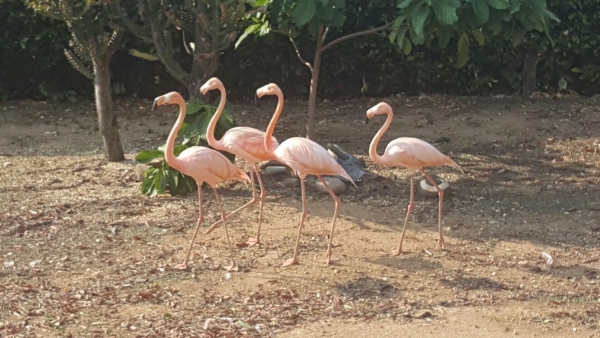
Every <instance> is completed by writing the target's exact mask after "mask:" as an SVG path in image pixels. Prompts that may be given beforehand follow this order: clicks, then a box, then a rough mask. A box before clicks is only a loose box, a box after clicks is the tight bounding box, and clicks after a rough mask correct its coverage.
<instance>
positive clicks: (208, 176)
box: [152, 92, 250, 271]
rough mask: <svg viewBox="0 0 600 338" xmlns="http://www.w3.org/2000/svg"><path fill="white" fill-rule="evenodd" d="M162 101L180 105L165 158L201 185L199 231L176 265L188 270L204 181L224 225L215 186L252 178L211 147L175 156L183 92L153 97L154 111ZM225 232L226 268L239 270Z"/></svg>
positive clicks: (199, 193)
mask: <svg viewBox="0 0 600 338" xmlns="http://www.w3.org/2000/svg"><path fill="white" fill-rule="evenodd" d="M163 104H176V105H178V106H179V117H178V118H177V122H175V126H173V129H172V130H171V133H170V134H169V138H168V139H167V145H166V147H165V160H166V161H167V163H168V164H169V165H170V166H171V167H173V168H175V169H177V170H178V171H179V172H181V173H183V174H185V175H188V176H190V177H192V178H193V179H194V180H196V184H198V204H199V206H200V216H199V217H198V224H197V225H196V231H195V232H194V237H192V242H191V243H190V248H189V249H188V252H187V255H186V256H185V261H184V262H183V264H181V265H178V266H175V267H174V268H175V269H181V270H185V269H187V268H188V265H187V263H188V260H189V258H190V253H191V252H192V246H193V245H194V240H195V239H196V235H197V234H198V229H199V228H200V224H201V223H202V221H203V220H204V214H203V213H202V183H204V182H206V183H208V185H209V186H210V187H211V188H212V189H213V191H214V192H215V197H216V200H217V204H218V205H219V209H220V210H221V219H222V221H223V224H225V220H226V216H225V212H224V211H223V206H222V205H221V199H220V198H219V193H218V192H217V189H216V186H217V185H218V184H219V183H220V182H222V181H225V180H238V181H244V180H246V181H250V178H249V177H248V175H246V173H245V172H244V171H243V170H241V169H240V168H239V167H237V166H235V165H234V164H232V163H231V162H230V161H229V160H228V159H227V157H225V156H224V155H223V154H221V153H219V152H218V151H215V150H212V149H209V148H205V147H190V148H187V149H185V150H184V151H182V152H181V154H179V156H178V157H175V155H174V153H173V149H174V146H175V139H176V138H177V132H178V131H179V128H180V127H181V124H182V123H183V120H184V119H185V113H186V109H185V101H184V100H183V98H182V97H181V95H179V93H177V92H171V93H168V94H165V95H163V96H159V97H157V98H156V99H155V100H154V105H153V106H152V109H153V110H154V106H157V105H158V106H161V105H163ZM225 234H226V235H227V245H228V246H229V251H230V253H231V265H229V266H226V267H225V269H227V270H235V271H237V269H238V267H237V264H236V263H235V260H234V259H233V250H232V249H231V243H230V241H229V232H228V231H227V226H225Z"/></svg>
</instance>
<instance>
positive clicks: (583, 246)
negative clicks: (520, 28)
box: [0, 96, 600, 337]
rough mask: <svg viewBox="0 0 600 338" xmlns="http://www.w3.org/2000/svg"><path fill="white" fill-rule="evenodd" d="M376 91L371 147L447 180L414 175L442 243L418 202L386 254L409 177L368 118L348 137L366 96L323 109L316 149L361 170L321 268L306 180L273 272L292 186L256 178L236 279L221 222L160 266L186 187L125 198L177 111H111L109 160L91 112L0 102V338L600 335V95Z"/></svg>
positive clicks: (133, 107)
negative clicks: (384, 106)
mask: <svg viewBox="0 0 600 338" xmlns="http://www.w3.org/2000/svg"><path fill="white" fill-rule="evenodd" d="M386 100H387V101H388V102H390V103H391V104H392V105H393V107H394V108H395V110H396V117H395V121H394V123H393V125H392V127H391V129H390V131H389V132H388V134H387V135H386V136H385V137H384V138H383V142H384V143H387V142H389V141H390V140H392V139H393V138H396V137H399V136H414V137H419V138H422V139H424V140H427V141H429V142H432V143H434V144H435V146H436V147H438V149H440V150H441V151H442V152H444V153H446V154H448V155H450V156H451V157H452V158H453V159H455V160H456V161H457V162H458V163H459V164H460V165H461V166H462V167H463V168H464V169H465V174H464V175H462V174H460V173H458V172H457V171H455V170H453V169H451V168H432V169H431V170H430V172H431V173H435V174H437V175H440V176H442V177H444V178H446V179H447V180H448V181H449V182H450V183H451V189H452V193H451V194H448V195H447V198H446V199H445V203H444V216H445V218H444V232H445V238H446V248H447V250H446V251H439V250H435V249H434V247H435V244H436V241H437V199H436V198H434V199H430V198H424V197H422V196H419V195H417V196H416V207H415V210H414V212H413V217H412V219H411V222H410V225H409V228H408V233H407V238H406V241H405V246H404V248H405V250H406V252H405V254H403V255H401V256H398V257H391V256H390V255H389V254H390V252H391V250H392V249H394V248H395V247H396V245H397V242H398V240H399V238H400V230H401V226H402V222H403V220H404V216H405V212H406V206H407V204H408V197H409V185H408V180H407V178H408V177H407V174H406V171H405V170H402V169H390V168H384V167H381V166H378V165H375V164H373V163H372V162H371V161H370V160H369V158H368V155H367V150H368V144H369V142H370V140H371V138H372V137H373V135H374V134H375V132H376V131H377V129H378V128H379V126H381V124H382V123H383V118H381V117H380V118H376V119H373V120H372V123H370V124H369V125H367V126H365V125H364V122H363V121H364V113H365V111H366V110H367V109H368V108H369V107H370V106H372V105H374V104H375V103H377V102H378V100H375V99H369V100H367V99H357V100H352V101H342V102H324V103H322V104H320V105H319V113H318V114H319V115H318V119H317V122H318V123H317V128H318V141H319V142H321V143H322V144H326V143H327V142H335V143H337V144H339V145H340V146H341V147H343V148H344V149H345V150H347V151H348V152H351V153H353V154H356V155H357V156H360V157H362V158H363V159H364V160H365V161H366V162H367V165H368V169H369V170H370V171H371V172H372V173H373V174H376V175H375V176H374V177H371V178H369V179H367V180H364V181H362V182H359V183H358V189H355V188H353V187H352V188H348V191H347V192H346V193H345V194H344V195H342V196H341V199H342V201H343V205H342V209H341V214H340V217H339V219H338V223H337V225H336V233H335V237H334V251H333V262H332V264H331V266H329V267H327V266H324V264H323V263H322V262H321V259H322V257H323V255H324V251H325V249H326V245H327V234H328V227H329V224H330V220H331V216H332V214H333V203H332V201H331V199H330V197H329V196H328V195H324V194H321V193H319V192H317V191H316V190H315V189H314V188H313V187H309V188H308V197H309V202H308V210H309V213H310V216H309V217H308V219H307V222H306V224H305V228H304V229H303V231H302V238H301V243H300V248H301V256H300V260H301V262H300V265H296V266H292V267H288V268H282V267H281V263H282V262H283V261H284V260H285V259H287V258H290V257H291V254H292V247H293V244H294V237H295V233H296V226H297V222H298V220H299V207H300V189H299V187H285V186H283V185H282V184H281V183H280V182H281V180H282V179H283V178H284V177H281V176H266V177H265V184H266V188H267V191H268V197H267V204H266V206H265V222H264V226H263V229H264V231H263V234H264V236H263V244H262V245H261V246H260V247H247V246H243V245H238V246H236V247H235V254H236V256H237V259H238V263H239V265H240V271H239V272H233V273H231V275H226V274H225V272H224V270H223V269H222V268H221V265H223V264H224V263H226V262H227V257H228V256H227V244H226V240H225V232H224V229H223V228H218V229H217V230H215V231H214V232H213V233H211V234H210V235H200V236H199V238H198V239H197V243H196V244H195V246H194V251H193V256H192V263H191V267H192V268H191V270H190V271H187V272H181V271H173V270H171V269H169V267H171V266H173V265H175V264H179V263H181V262H182V260H183V258H184V255H185V252H186V249H187V245H188V243H189V240H190V239H191V236H192V234H193V229H194V226H195V224H196V219H197V216H198V214H197V213H198V205H197V196H196V195H195V194H190V195H189V196H186V197H183V198H181V197H176V198H174V197H170V196H159V197H157V198H148V197H146V196H143V195H141V194H140V192H139V186H140V182H139V181H138V180H137V177H136V173H135V171H134V165H135V162H134V161H133V158H134V156H135V154H136V153H137V152H138V151H140V150H142V149H148V148H152V147H156V146H159V145H161V144H164V142H165V140H166V135H167V133H168V132H169V131H170V128H171V126H172V124H173V123H174V121H175V118H176V109H175V108H173V107H161V108H160V109H158V110H157V111H155V112H154V113H151V112H150V107H151V101H148V100H125V101H119V102H117V104H116V105H117V110H118V113H119V123H120V127H121V137H122V138H123V145H124V147H125V149H126V151H127V161H125V162H123V163H109V162H107V161H105V160H104V159H103V156H102V149H101V145H102V142H101V138H100V136H99V134H98V132H97V128H96V121H95V114H94V110H93V107H92V106H91V105H90V104H89V103H86V104H79V105H50V104H45V103H33V102H8V103H2V104H0V165H2V167H0V336H2V337H233V336H272V337H332V336H337V337H340V336H346V337H392V336H395V337H400V336H408V337H415V336H418V337H428V336H436V337H458V336H463V337H506V336H515V335H519V336H526V337H530V336H536V337H592V336H598V335H599V334H598V333H597V332H598V325H599V324H598V321H599V320H600V262H599V260H600V248H599V244H600V221H599V218H600V100H594V99H593V98H592V99H588V98H577V97H563V98H533V99H521V98H467V97H464V98H452V97H438V96H423V97H408V98H407V97H394V98H388V99H386ZM274 105H275V103H274V101H273V100H263V101H262V102H261V103H260V106H255V105H253V104H246V105H242V104H239V105H237V107H236V110H235V113H234V116H235V118H236V119H237V121H238V124H240V125H249V126H253V127H257V128H261V129H264V128H265V127H266V124H267V122H268V119H269V118H270V114H271V112H272V110H273V108H274ZM304 111H305V105H304V103H303V102H288V103H287V105H286V108H285V110H284V115H283V118H282V121H281V123H280V125H279V126H278V128H277V131H276V137H277V138H278V139H279V140H280V141H281V140H284V139H285V138H288V137H292V136H298V135H301V134H303V127H302V126H303V122H304V115H303V114H304ZM383 148H384V145H381V146H380V152H381V151H383ZM240 165H243V164H242V163H240ZM419 179H420V177H419ZM221 192H222V199H223V201H224V205H225V208H226V209H227V210H233V209H234V208H236V207H238V206H240V205H241V204H243V203H245V202H246V201H247V200H249V198H250V196H251V195H250V190H249V186H248V185H244V184H241V183H231V184H224V185H223V186H222V187H221ZM204 203H205V204H204V205H205V212H206V220H205V224H204V226H205V227H207V226H208V225H210V224H211V223H212V222H213V221H216V220H217V219H218V217H219V214H218V212H217V206H216V204H215V200H214V196H213V195H212V193H211V192H210V191H207V192H205V197H204ZM256 220H257V208H250V209H247V210H246V211H243V212H242V213H240V214H239V215H238V216H234V217H232V218H231V220H230V222H229V224H230V233H231V234H232V236H233V238H234V241H235V242H236V243H243V242H244V241H245V240H246V239H247V238H248V237H249V236H251V235H252V234H253V232H254V228H255V225H256ZM204 229H206V228H204ZM542 252H547V253H549V254H550V255H551V256H552V257H553V264H551V265H548V264H547V263H546V260H545V259H544V258H542V255H541V254H542Z"/></svg>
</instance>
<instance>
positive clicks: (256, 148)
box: [222, 127, 279, 162]
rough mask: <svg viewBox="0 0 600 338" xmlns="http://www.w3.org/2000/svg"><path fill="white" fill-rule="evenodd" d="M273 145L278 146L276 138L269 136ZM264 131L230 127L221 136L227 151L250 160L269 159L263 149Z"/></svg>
mask: <svg viewBox="0 0 600 338" xmlns="http://www.w3.org/2000/svg"><path fill="white" fill-rule="evenodd" d="M271 139H272V140H273V143H274V145H275V147H277V146H279V143H277V139H275V138H274V137H272V138H271ZM264 140H265V133H264V132H262V131H260V130H256V129H254V128H248V127H236V128H232V129H230V130H228V131H227V133H225V135H224V136H223V138H222V142H223V145H224V146H225V148H226V149H227V151H228V152H230V153H232V154H235V155H237V156H240V157H242V158H244V159H246V160H250V161H252V162H261V161H266V160H269V159H271V156H270V155H269V154H268V153H267V151H266V149H265V141H264Z"/></svg>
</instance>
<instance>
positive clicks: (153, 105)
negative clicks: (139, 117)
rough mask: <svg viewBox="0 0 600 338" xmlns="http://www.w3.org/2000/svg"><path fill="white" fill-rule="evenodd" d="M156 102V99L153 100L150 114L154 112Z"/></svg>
mask: <svg viewBox="0 0 600 338" xmlns="http://www.w3.org/2000/svg"><path fill="white" fill-rule="evenodd" d="M157 102H158V97H157V98H155V99H154V103H153V104H152V110H151V112H153V111H154V107H156V103H157Z"/></svg>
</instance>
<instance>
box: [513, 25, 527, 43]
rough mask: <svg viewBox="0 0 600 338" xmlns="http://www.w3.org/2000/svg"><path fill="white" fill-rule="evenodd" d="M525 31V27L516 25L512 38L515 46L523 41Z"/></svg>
mask: <svg viewBox="0 0 600 338" xmlns="http://www.w3.org/2000/svg"><path fill="white" fill-rule="evenodd" d="M525 33H527V31H526V30H525V29H523V28H521V27H518V26H515V29H514V30H513V32H512V37H511V38H510V41H511V43H512V46H513V47H517V46H518V45H519V44H520V43H521V41H523V37H524V36H525Z"/></svg>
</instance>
